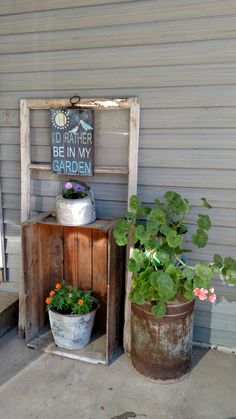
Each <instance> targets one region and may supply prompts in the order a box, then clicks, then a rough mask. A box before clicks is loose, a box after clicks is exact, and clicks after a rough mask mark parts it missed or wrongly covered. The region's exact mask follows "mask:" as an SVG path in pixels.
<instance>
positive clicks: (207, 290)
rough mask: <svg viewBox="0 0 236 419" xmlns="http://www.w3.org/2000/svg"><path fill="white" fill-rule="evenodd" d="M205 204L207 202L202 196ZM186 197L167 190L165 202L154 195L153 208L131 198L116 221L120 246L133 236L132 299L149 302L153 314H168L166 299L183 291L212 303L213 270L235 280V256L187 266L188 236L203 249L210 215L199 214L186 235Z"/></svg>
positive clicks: (130, 262)
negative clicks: (120, 217) (193, 228)
mask: <svg viewBox="0 0 236 419" xmlns="http://www.w3.org/2000/svg"><path fill="white" fill-rule="evenodd" d="M202 205H203V207H205V208H207V209H209V210H210V208H211V205H210V204H209V203H208V202H207V200H206V199H205V198H202ZM191 208H192V207H191V205H190V204H189V202H188V200H187V199H184V198H182V196H181V195H179V194H178V193H176V192H173V191H168V192H166V193H165V195H164V199H163V202H161V201H160V200H159V199H156V200H155V201H154V203H153V206H152V207H146V206H143V205H142V204H141V200H140V198H139V197H138V196H135V195H134V196H132V197H131V199H130V211H129V212H127V213H126V216H125V219H122V220H120V221H119V222H118V223H117V225H116V227H115V229H114V237H115V239H116V242H117V244H118V245H119V246H124V245H126V244H127V243H128V235H129V234H130V235H131V239H132V242H133V243H134V245H135V248H134V249H133V252H132V255H131V258H130V259H129V262H128V269H129V271H131V272H132V273H133V279H132V289H131V292H130V295H129V297H130V300H131V301H132V302H134V303H136V304H144V303H145V302H147V301H149V302H151V303H152V313H153V314H154V315H155V316H157V317H161V316H163V315H165V313H166V303H167V302H168V301H171V300H175V299H176V298H177V297H178V295H179V294H180V293H181V294H182V295H183V296H184V297H185V298H186V299H188V300H191V299H192V298H199V299H200V300H208V301H210V302H212V303H213V302H215V300H216V294H215V291H214V288H213V287H212V285H211V281H212V279H213V278H214V276H215V275H216V274H217V275H219V276H220V277H222V276H223V277H224V278H225V280H226V281H227V282H228V283H229V284H236V260H235V259H233V258H232V257H225V258H222V257H221V256H220V255H218V254H215V255H214V258H213V261H212V262H211V263H208V264H207V263H205V262H201V261H200V262H198V263H196V264H195V265H194V266H191V265H190V264H189V263H188V262H187V259H186V256H185V254H186V253H188V252H191V251H192V250H191V249H186V248H185V245H184V242H187V238H188V240H189V241H191V243H192V244H193V245H194V246H197V247H198V248H203V247H205V246H206V245H207V243H208V234H207V232H208V230H209V229H210V228H211V219H210V217H209V216H208V215H206V214H201V213H199V214H198V217H197V220H196V224H197V227H196V231H195V232H194V233H189V231H188V226H187V225H186V224H185V220H186V216H187V214H188V212H189V211H190V210H191Z"/></svg>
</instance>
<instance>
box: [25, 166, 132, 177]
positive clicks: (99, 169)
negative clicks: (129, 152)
mask: <svg viewBox="0 0 236 419" xmlns="http://www.w3.org/2000/svg"><path fill="white" fill-rule="evenodd" d="M29 168H30V169H32V170H45V171H50V170H51V165H50V164H33V163H32V164H29ZM94 173H95V174H96V173H97V174H112V173H115V174H123V175H127V174H128V169H127V168H126V167H94Z"/></svg>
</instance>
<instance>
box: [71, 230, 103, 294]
mask: <svg viewBox="0 0 236 419" xmlns="http://www.w3.org/2000/svg"><path fill="white" fill-rule="evenodd" d="M92 237H93V235H92V230H91V229H86V230H85V229H83V228H78V230H77V240H78V250H77V252H78V253H77V278H76V280H77V286H78V287H80V288H82V289H86V290H87V289H92V288H93V241H92ZM104 280H105V278H104Z"/></svg>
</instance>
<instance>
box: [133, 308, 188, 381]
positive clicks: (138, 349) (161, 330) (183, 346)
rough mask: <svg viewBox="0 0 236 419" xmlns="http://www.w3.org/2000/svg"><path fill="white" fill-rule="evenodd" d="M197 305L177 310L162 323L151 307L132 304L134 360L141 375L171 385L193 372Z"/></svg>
mask: <svg viewBox="0 0 236 419" xmlns="http://www.w3.org/2000/svg"><path fill="white" fill-rule="evenodd" d="M193 304H194V303H193V302H188V303H187V304H186V305H185V304H182V307H181V309H180V307H175V308H174V310H172V312H171V313H169V315H166V316H164V317H163V318H160V319H156V318H154V317H153V316H152V314H151V313H150V310H151V307H149V306H147V305H146V304H145V305H143V306H138V305H135V304H132V316H131V341H132V348H131V359H132V363H133V366H134V368H135V369H136V370H137V371H138V372H139V373H140V374H142V375H143V376H146V377H148V378H151V379H153V380H160V381H167V380H175V379H176V380H177V379H179V378H180V377H182V376H183V375H185V374H187V373H188V372H189V371H190V368H191V354H192V311H193ZM186 306H187V310H186ZM181 311H182V313H181Z"/></svg>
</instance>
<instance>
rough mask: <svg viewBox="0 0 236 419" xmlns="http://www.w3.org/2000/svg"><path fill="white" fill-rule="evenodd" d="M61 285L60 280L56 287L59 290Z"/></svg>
mask: <svg viewBox="0 0 236 419" xmlns="http://www.w3.org/2000/svg"><path fill="white" fill-rule="evenodd" d="M61 287H62V285H61V284H60V283H59V282H58V283H57V284H56V287H55V288H56V289H57V290H59V289H60V288H61Z"/></svg>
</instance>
